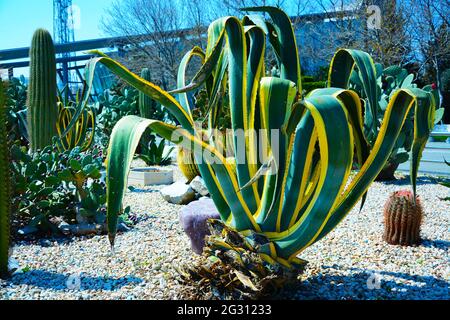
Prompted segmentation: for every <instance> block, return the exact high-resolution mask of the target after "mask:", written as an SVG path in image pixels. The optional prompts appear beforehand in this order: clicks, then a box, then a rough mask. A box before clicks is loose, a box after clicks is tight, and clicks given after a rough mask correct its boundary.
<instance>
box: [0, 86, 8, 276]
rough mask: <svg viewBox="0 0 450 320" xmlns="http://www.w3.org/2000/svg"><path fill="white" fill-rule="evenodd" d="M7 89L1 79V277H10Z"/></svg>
mask: <svg viewBox="0 0 450 320" xmlns="http://www.w3.org/2000/svg"><path fill="white" fill-rule="evenodd" d="M5 100H6V97H5V87H4V85H3V82H2V81H1V79H0V181H1V183H0V277H2V278H3V277H6V276H7V275H8V256H9V242H10V232H9V228H10V213H11V176H10V167H9V148H8V137H7V130H6V108H5Z"/></svg>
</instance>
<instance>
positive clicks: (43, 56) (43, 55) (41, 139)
mask: <svg viewBox="0 0 450 320" xmlns="http://www.w3.org/2000/svg"><path fill="white" fill-rule="evenodd" d="M56 103H57V88H56V61H55V48H54V46H53V40H52V37H51V35H50V33H49V32H48V31H47V30H44V29H38V30H36V32H35V33H34V35H33V40H32V43H31V48H30V85H29V87H28V103H27V105H28V110H29V111H28V126H29V130H30V132H29V135H30V140H31V149H32V150H33V151H36V150H38V149H43V148H45V147H46V146H49V145H51V144H52V138H53V137H54V136H57V135H58V133H57V130H56V122H57V121H58V107H57V104H56Z"/></svg>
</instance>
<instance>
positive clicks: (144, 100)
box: [139, 68, 158, 154]
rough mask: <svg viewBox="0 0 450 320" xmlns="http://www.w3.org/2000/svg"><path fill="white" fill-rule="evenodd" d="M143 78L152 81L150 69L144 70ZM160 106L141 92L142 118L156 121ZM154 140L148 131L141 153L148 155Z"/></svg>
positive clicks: (142, 140)
mask: <svg viewBox="0 0 450 320" xmlns="http://www.w3.org/2000/svg"><path fill="white" fill-rule="evenodd" d="M141 78H142V79H144V80H147V81H151V80H152V78H151V74H150V70H149V69H148V68H144V69H142V72H141ZM157 107H158V104H157V103H156V101H155V100H153V99H152V98H150V97H149V96H147V95H145V94H144V93H142V92H141V91H139V114H140V116H141V117H142V118H146V119H155V113H156V111H157ZM151 140H152V133H151V130H146V131H145V133H144V134H143V135H142V138H141V153H144V154H145V153H146V151H147V150H148V144H149V143H150V141H151Z"/></svg>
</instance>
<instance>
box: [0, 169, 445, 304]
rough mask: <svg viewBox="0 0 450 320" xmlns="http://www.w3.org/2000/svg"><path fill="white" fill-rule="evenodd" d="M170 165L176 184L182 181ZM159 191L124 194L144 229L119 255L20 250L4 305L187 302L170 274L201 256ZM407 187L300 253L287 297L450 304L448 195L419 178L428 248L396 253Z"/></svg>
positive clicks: (60, 247) (87, 240)
mask: <svg viewBox="0 0 450 320" xmlns="http://www.w3.org/2000/svg"><path fill="white" fill-rule="evenodd" d="M172 167H173V168H174V171H175V180H179V179H182V178H181V175H180V172H179V170H178V168H177V167H176V166H172ZM161 188H162V186H151V187H138V188H136V189H134V190H133V192H128V193H127V195H126V198H125V205H130V206H131V207H132V212H134V213H136V214H137V216H138V222H137V224H136V226H135V227H134V228H133V229H132V230H131V231H129V232H125V233H122V234H119V235H118V238H117V243H116V246H115V249H114V253H112V251H111V249H110V246H109V243H108V240H107V237H106V236H93V237H81V238H72V239H65V240H53V239H41V240H37V241H32V242H31V241H28V242H27V241H22V242H19V243H16V244H15V246H14V249H13V254H12V256H13V258H14V259H16V260H17V261H18V263H19V265H20V267H21V268H22V269H23V271H22V272H21V273H16V274H15V275H14V276H13V277H12V278H11V279H9V280H7V281H0V299H58V300H61V299H180V298H183V297H182V296H181V294H180V292H181V288H182V284H180V283H179V282H178V280H177V278H178V277H177V273H176V271H175V269H174V268H173V267H174V266H179V265H181V264H183V263H192V259H193V256H194V255H193V253H192V251H191V250H190V245H189V240H188V238H187V236H186V235H185V234H184V232H183V231H182V229H181V226H180V224H179V223H178V212H179V210H180V208H181V206H177V205H173V204H169V203H167V202H165V201H164V200H163V199H162V197H161V195H160V194H159V190H160V189H161ZM401 188H409V180H408V179H406V178H403V179H401V180H398V181H396V182H391V183H378V182H376V183H374V184H373V185H372V187H371V189H370V190H369V194H368V197H367V201H366V205H365V207H364V209H363V211H362V212H359V206H358V205H357V206H356V207H355V209H354V210H353V211H352V212H351V213H350V214H349V216H348V217H347V218H346V219H345V220H344V221H343V222H342V224H340V225H339V226H338V227H337V228H336V229H335V230H334V231H333V232H331V233H330V234H329V235H328V236H327V237H326V238H325V239H323V240H322V241H320V242H318V243H316V244H315V245H313V246H311V247H310V248H308V249H307V250H306V251H305V252H304V253H303V254H302V255H301V257H302V258H304V259H306V260H308V261H309V264H308V266H307V268H306V271H305V273H304V274H303V275H302V279H303V281H302V283H301V285H300V286H299V288H297V289H296V290H295V291H294V292H289V293H287V296H288V298H291V299H449V293H448V292H449V291H448V285H449V279H448V278H449V274H448V260H447V259H448V246H449V243H450V237H449V234H448V225H449V221H448V220H449V217H448V213H449V211H450V210H449V202H445V201H442V200H440V198H443V197H446V196H448V189H447V188H445V187H443V186H441V185H438V184H437V183H436V182H435V181H434V179H430V178H428V177H420V178H419V179H418V194H419V195H420V196H421V197H422V199H423V201H422V203H423V206H424V211H425V217H424V223H423V226H422V237H423V238H424V241H423V243H422V244H421V245H420V246H417V247H398V246H391V245H388V244H386V243H384V242H383V240H382V234H383V225H382V222H383V214H382V207H383V205H384V202H385V201H386V199H387V197H388V195H389V193H390V192H392V191H394V190H398V189H401ZM194 259H195V257H194ZM80 272H81V277H80V278H79V279H80V282H77V276H76V275H77V274H79V273H80ZM374 273H375V275H374ZM74 275H75V276H74ZM71 276H72V277H71ZM69 278H70V280H72V281H69V288H68V281H67V280H68V279H69ZM369 278H370V279H369ZM368 279H369V286H368ZM374 279H375V281H373V280H374ZM377 279H378V280H379V286H378V281H377ZM78 284H79V286H78ZM371 288H372V289H371ZM378 288H379V289H378Z"/></svg>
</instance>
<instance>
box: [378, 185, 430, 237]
mask: <svg viewBox="0 0 450 320" xmlns="http://www.w3.org/2000/svg"><path fill="white" fill-rule="evenodd" d="M422 219H423V210H422V205H421V203H420V200H419V198H416V199H415V201H414V196H413V194H412V192H411V191H409V190H401V191H396V192H394V193H392V194H391V195H390V197H389V199H388V200H387V202H386V204H385V206H384V235H383V239H384V240H385V241H386V242H387V243H389V244H394V245H404V246H411V245H415V244H418V243H419V242H420V225H421V223H422Z"/></svg>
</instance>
